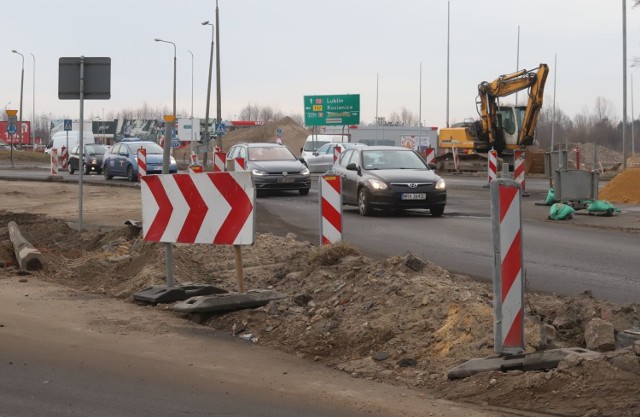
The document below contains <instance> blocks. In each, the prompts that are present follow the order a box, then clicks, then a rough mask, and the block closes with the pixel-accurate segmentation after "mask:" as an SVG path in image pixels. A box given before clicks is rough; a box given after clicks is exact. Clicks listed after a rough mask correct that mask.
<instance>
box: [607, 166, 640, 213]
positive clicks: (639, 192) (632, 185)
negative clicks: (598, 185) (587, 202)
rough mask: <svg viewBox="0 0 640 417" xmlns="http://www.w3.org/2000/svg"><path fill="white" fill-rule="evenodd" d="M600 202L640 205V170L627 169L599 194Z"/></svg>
mask: <svg viewBox="0 0 640 417" xmlns="http://www.w3.org/2000/svg"><path fill="white" fill-rule="evenodd" d="M598 198H599V199H600V200H607V201H610V202H612V203H632V204H633V203H640V168H627V169H625V170H624V171H623V172H621V173H620V174H618V175H616V176H615V177H614V178H613V179H612V180H611V181H609V183H608V184H607V185H605V186H604V187H603V188H602V189H601V190H600V192H599V193H598Z"/></svg>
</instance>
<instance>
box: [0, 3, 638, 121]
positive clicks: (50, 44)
mask: <svg viewBox="0 0 640 417" xmlns="http://www.w3.org/2000/svg"><path fill="white" fill-rule="evenodd" d="M447 3H448V2H447V1H446V0H429V1H427V0H386V1H385V0H323V1H318V0H271V1H266V0H220V1H219V6H220V37H221V66H222V70H221V79H222V116H223V117H224V118H234V117H235V115H237V114H239V112H240V110H241V109H242V107H244V106H245V105H246V104H248V103H252V104H258V105H269V106H272V107H274V108H276V109H278V110H281V111H282V112H284V113H299V114H302V113H303V103H302V101H303V96H305V95H315V94H347V93H352V94H360V99H361V120H362V121H363V122H371V121H373V118H374V116H375V111H376V74H378V75H379V89H378V93H379V95H378V109H379V110H378V113H379V115H380V116H386V117H388V116H389V115H390V114H391V113H392V112H400V110H401V109H402V107H406V108H407V109H409V110H410V111H412V112H414V113H415V114H416V115H417V114H418V111H419V102H420V90H419V81H420V73H419V66H420V63H422V120H423V121H424V122H425V124H426V125H431V126H438V127H443V126H445V121H446V76H447V73H446V56H447ZM632 3H633V2H632V1H631V0H627V9H628V10H627V50H628V52H627V55H628V60H629V61H631V60H632V58H633V57H634V56H640V8H635V9H634V8H632V7H631V6H632ZM450 7H451V40H450V50H451V61H450V65H451V71H450V121H451V122H452V123H453V122H456V121H462V120H463V119H465V118H470V117H473V118H475V117H476V109H475V97H476V90H477V85H478V84H479V83H480V82H481V81H485V80H486V81H491V80H493V79H495V78H496V77H497V76H499V75H500V74H505V73H510V72H514V71H515V70H516V63H517V58H518V56H517V33H518V26H520V54H519V62H520V68H527V69H530V68H535V67H537V66H538V65H539V64H540V63H541V62H544V63H547V64H549V67H550V74H549V78H548V80H547V85H546V89H545V92H546V94H545V100H546V101H545V106H549V107H550V106H551V105H552V98H553V83H554V79H555V77H556V74H557V94H556V105H557V106H558V107H560V108H561V109H562V110H563V111H565V113H567V114H568V115H569V116H570V117H573V116H574V115H575V114H576V113H578V112H581V111H583V110H584V109H585V108H589V109H592V108H593V106H594V103H595V100H596V97H598V96H601V97H605V98H607V99H608V100H610V101H611V102H612V103H613V105H614V107H615V114H616V116H617V117H618V118H621V117H622V2H621V1H611V0H610V1H601V0H563V1H558V0H538V1H536V2H525V1H520V0H451V1H450ZM214 10H215V0H185V1H182V2H175V1H167V0H129V1H124V0H112V1H110V2H103V1H93V0H82V1H80V0H57V1H56V0H21V1H13V2H7V4H4V13H3V15H4V18H3V24H2V31H3V36H2V38H1V39H0V45H1V47H0V54H2V56H3V59H2V63H3V65H2V66H1V67H0V94H1V97H0V99H1V100H2V103H0V104H2V105H3V106H5V105H6V104H7V103H8V102H11V104H10V105H9V108H14V109H18V106H19V101H20V65H21V58H20V56H18V55H16V54H13V53H11V50H12V49H17V50H18V51H19V52H21V53H23V54H24V56H25V87H24V97H23V113H24V119H25V120H28V119H30V118H31V109H32V92H33V81H32V80H33V58H32V56H31V55H30V53H33V54H34V55H35V58H36V89H35V92H36V113H38V114H41V113H46V114H49V113H51V114H52V115H53V116H54V117H56V116H58V117H61V116H65V117H71V118H77V117H78V115H79V106H78V102H77V101H71V100H58V98H57V97H58V91H57V90H58V58H60V57H74V56H75V57H77V56H81V55H84V56H87V57H91V56H107V57H111V58H112V81H111V93H112V96H111V97H112V98H111V100H105V101H102V100H92V101H86V103H85V117H86V118H89V117H90V116H92V115H93V116H100V115H101V114H102V109H104V111H105V113H107V114H108V113H109V112H110V111H118V110H121V109H127V108H128V109H136V108H139V107H142V105H143V104H144V103H147V104H148V105H149V106H151V107H153V108H156V107H166V108H167V109H171V106H172V82H173V47H172V46H171V45H168V44H164V43H156V42H154V41H153V39H154V38H156V37H157V38H162V39H165V40H168V41H172V42H175V43H176V45H177V51H178V53H177V62H178V65H177V67H178V69H177V77H178V85H177V108H178V113H179V114H181V115H182V116H186V117H188V116H189V113H190V109H191V55H190V54H189V53H188V52H187V50H191V51H192V52H193V54H194V57H195V59H194V88H195V92H194V98H193V100H194V116H195V117H204V113H205V100H206V90H207V75H208V65H209V50H210V45H211V44H210V42H211V27H210V26H202V25H201V24H200V23H201V22H202V21H204V20H210V21H214V19H215V15H214ZM555 54H557V57H558V65H557V69H556V68H555V67H554V65H553V64H554V55H555ZM214 69H215V67H214ZM556 70H557V72H556ZM628 73H629V74H630V75H631V74H634V75H637V77H636V80H634V82H635V84H636V85H635V86H634V87H635V90H636V91H637V90H638V89H640V71H638V69H637V68H629V71H628ZM629 86H630V83H629ZM522 97H523V96H522V95H520V96H519V101H521V100H523V98H522ZM628 100H629V102H628V103H629V104H628V109H629V116H628V117H631V114H630V112H631V93H629V99H628ZM636 101H637V100H636ZM635 110H636V114H637V113H638V112H639V111H640V102H638V103H637V105H636V106H635ZM215 112H216V104H215V73H214V83H213V87H212V100H211V110H210V115H215Z"/></svg>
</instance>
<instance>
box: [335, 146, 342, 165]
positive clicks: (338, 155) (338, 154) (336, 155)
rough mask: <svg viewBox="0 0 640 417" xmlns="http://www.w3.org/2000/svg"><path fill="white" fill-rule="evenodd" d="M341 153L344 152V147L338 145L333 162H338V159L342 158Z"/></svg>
mask: <svg viewBox="0 0 640 417" xmlns="http://www.w3.org/2000/svg"><path fill="white" fill-rule="evenodd" d="M340 152H342V147H341V146H340V145H336V146H335V147H334V148H333V162H336V161H337V160H338V158H340Z"/></svg>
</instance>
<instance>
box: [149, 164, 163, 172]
mask: <svg viewBox="0 0 640 417" xmlns="http://www.w3.org/2000/svg"><path fill="white" fill-rule="evenodd" d="M151 169H152V170H153V171H162V165H151Z"/></svg>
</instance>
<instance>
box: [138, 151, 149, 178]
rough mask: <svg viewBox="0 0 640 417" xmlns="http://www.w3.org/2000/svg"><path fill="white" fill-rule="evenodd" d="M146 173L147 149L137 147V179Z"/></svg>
mask: <svg viewBox="0 0 640 417" xmlns="http://www.w3.org/2000/svg"><path fill="white" fill-rule="evenodd" d="M145 175H147V150H146V149H145V148H139V149H138V181H140V178H142V177H144V176H145Z"/></svg>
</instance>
